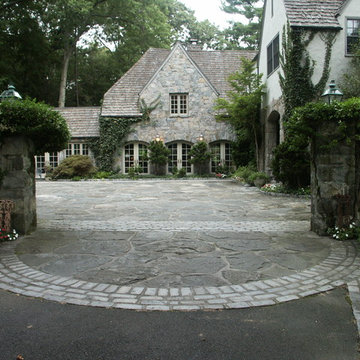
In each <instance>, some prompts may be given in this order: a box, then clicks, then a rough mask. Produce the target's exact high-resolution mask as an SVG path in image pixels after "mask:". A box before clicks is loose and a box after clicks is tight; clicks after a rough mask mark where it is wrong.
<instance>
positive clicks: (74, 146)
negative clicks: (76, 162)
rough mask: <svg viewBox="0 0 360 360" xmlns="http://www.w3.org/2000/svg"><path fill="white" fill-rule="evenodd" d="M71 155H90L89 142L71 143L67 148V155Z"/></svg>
mask: <svg viewBox="0 0 360 360" xmlns="http://www.w3.org/2000/svg"><path fill="white" fill-rule="evenodd" d="M71 155H90V151H89V144H82V143H71V144H68V147H67V148H66V149H65V157H69V156H71Z"/></svg>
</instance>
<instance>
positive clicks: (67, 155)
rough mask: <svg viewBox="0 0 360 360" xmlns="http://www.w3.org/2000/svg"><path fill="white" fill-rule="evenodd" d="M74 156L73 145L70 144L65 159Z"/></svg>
mask: <svg viewBox="0 0 360 360" xmlns="http://www.w3.org/2000/svg"><path fill="white" fill-rule="evenodd" d="M71 155H72V146H71V144H68V146H67V148H66V150H65V157H69V156H71Z"/></svg>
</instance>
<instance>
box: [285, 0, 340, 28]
mask: <svg viewBox="0 0 360 360" xmlns="http://www.w3.org/2000/svg"><path fill="white" fill-rule="evenodd" d="M344 2H345V0H284V5H285V9H286V14H287V17H288V20H289V23H290V25H291V26H294V27H312V28H332V29H341V26H340V24H339V22H338V20H337V15H338V13H339V10H340V8H341V6H342V5H343V4H344Z"/></svg>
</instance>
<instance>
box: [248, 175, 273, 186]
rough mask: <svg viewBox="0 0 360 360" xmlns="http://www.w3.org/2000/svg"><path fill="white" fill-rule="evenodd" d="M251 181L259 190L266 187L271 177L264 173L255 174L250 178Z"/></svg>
mask: <svg viewBox="0 0 360 360" xmlns="http://www.w3.org/2000/svg"><path fill="white" fill-rule="evenodd" d="M250 181H251V182H252V183H253V184H254V185H255V186H256V187H258V188H261V187H262V186H264V185H265V184H266V183H267V182H269V181H270V177H269V176H268V175H267V174H265V173H264V172H254V173H253V174H252V175H251V176H250Z"/></svg>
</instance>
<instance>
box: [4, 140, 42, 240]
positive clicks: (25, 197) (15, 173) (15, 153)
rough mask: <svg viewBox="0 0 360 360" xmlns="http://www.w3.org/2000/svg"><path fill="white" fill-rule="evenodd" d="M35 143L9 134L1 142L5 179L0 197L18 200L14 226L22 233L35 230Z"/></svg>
mask: <svg viewBox="0 0 360 360" xmlns="http://www.w3.org/2000/svg"><path fill="white" fill-rule="evenodd" d="M33 149H34V147H33V144H32V142H31V141H30V140H29V139H27V138H25V137H23V136H13V137H6V138H4V139H2V142H1V145H0V169H1V172H2V174H3V179H2V181H1V185H0V199H1V200H12V201H14V202H15V209H14V211H13V213H12V217H11V222H12V227H13V228H14V229H15V230H16V231H17V232H18V233H19V234H28V233H30V232H31V231H33V230H35V229H36V199H35V173H34V171H35V166H34V155H33V153H34V152H33Z"/></svg>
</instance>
